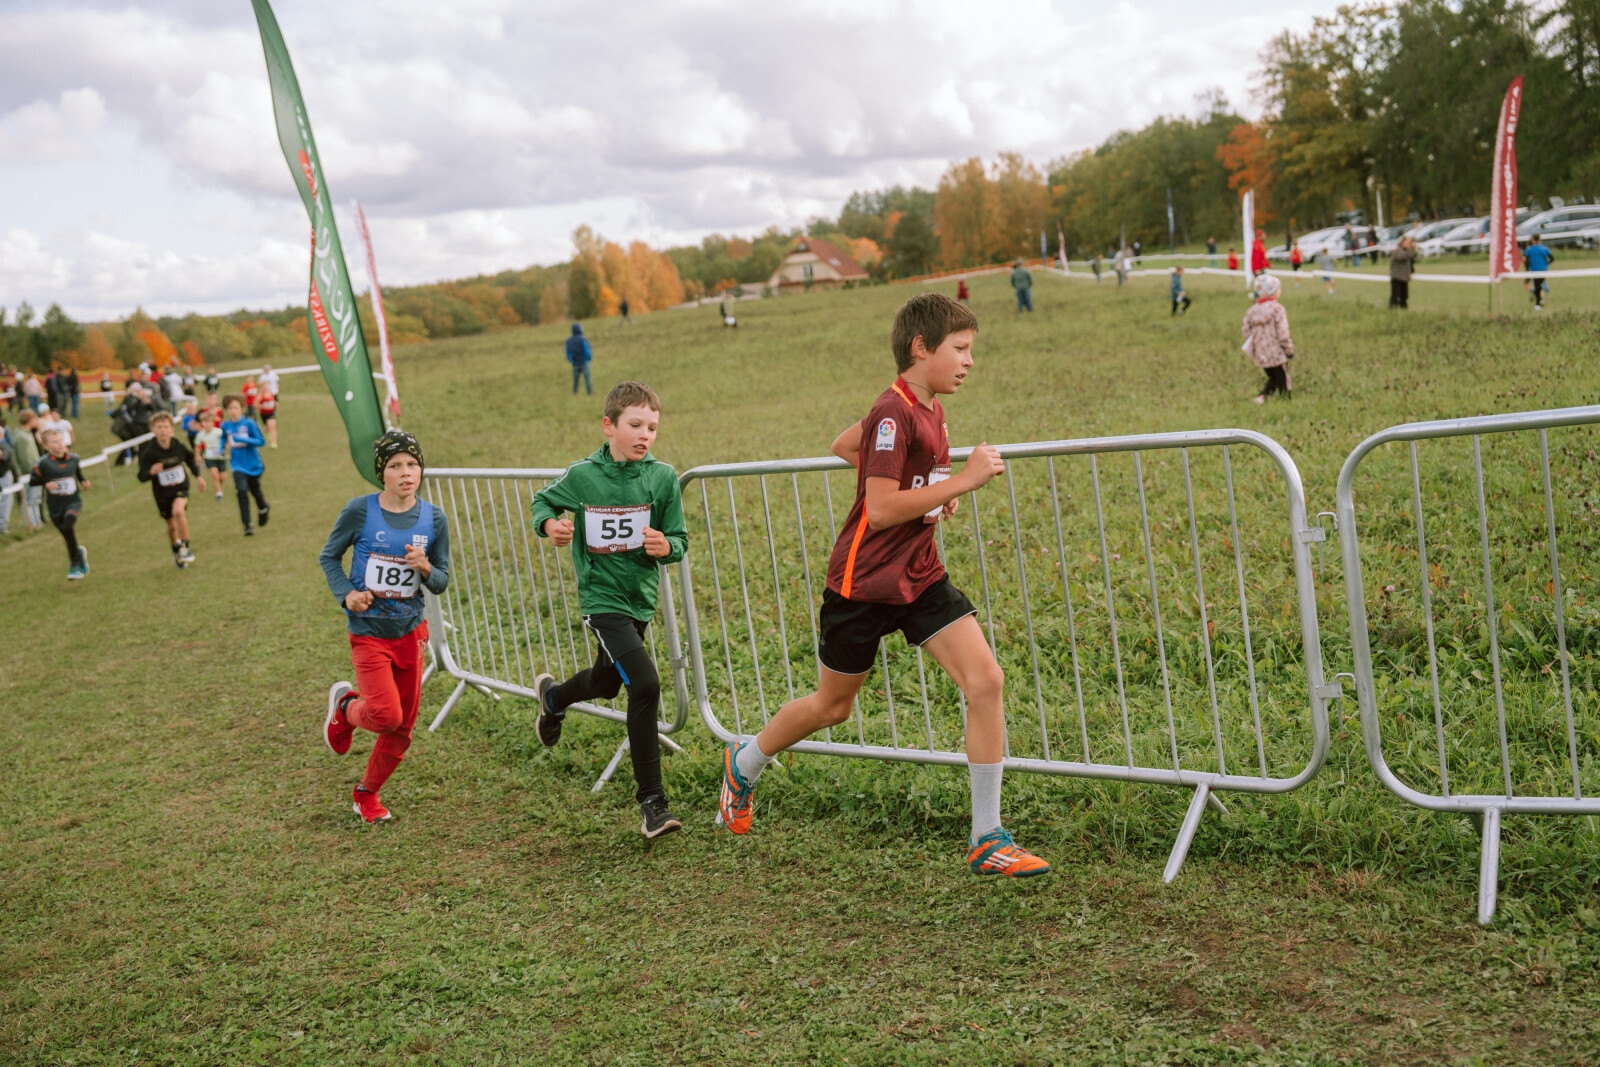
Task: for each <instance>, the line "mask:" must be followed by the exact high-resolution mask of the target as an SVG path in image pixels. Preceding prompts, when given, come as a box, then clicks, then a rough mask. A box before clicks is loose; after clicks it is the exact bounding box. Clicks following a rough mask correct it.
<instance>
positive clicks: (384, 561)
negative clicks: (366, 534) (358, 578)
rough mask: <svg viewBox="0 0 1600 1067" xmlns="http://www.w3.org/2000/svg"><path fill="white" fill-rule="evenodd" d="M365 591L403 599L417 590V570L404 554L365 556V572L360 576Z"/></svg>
mask: <svg viewBox="0 0 1600 1067" xmlns="http://www.w3.org/2000/svg"><path fill="white" fill-rule="evenodd" d="M362 577H363V580H364V581H363V584H365V585H366V587H367V592H369V593H371V594H372V595H373V596H377V597H383V598H384V599H385V600H403V599H404V598H406V597H408V596H414V595H415V594H416V592H417V571H416V568H415V567H411V566H409V565H407V563H406V561H405V557H404V556H380V555H378V554H377V553H376V552H374V553H373V554H372V555H370V556H368V557H367V573H366V574H365V575H363V576H362Z"/></svg>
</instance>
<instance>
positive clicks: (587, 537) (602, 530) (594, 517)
mask: <svg viewBox="0 0 1600 1067" xmlns="http://www.w3.org/2000/svg"><path fill="white" fill-rule="evenodd" d="M649 525H650V505H649V504H631V505H628V506H625V507H618V508H597V507H586V508H584V509H583V541H584V544H586V545H587V546H588V547H589V551H590V552H593V553H595V554H596V555H601V556H608V555H610V554H612V553H613V552H632V551H633V550H634V549H636V548H643V547H644V531H645V527H647V526H649Z"/></svg>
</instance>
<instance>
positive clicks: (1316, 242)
mask: <svg viewBox="0 0 1600 1067" xmlns="http://www.w3.org/2000/svg"><path fill="white" fill-rule="evenodd" d="M1295 244H1297V245H1299V246H1300V257H1301V259H1303V260H1304V261H1305V262H1307V263H1310V262H1311V261H1312V260H1313V259H1315V258H1316V256H1317V253H1318V252H1321V251H1322V250H1323V249H1324V248H1326V249H1328V250H1329V251H1331V252H1332V253H1333V254H1334V255H1336V256H1338V255H1343V254H1344V227H1343V226H1329V227H1327V228H1326V229H1322V230H1312V231H1311V232H1310V233H1307V234H1302V235H1301V236H1299V237H1297V238H1295ZM1267 258H1268V259H1288V258H1289V249H1288V248H1287V247H1286V246H1284V245H1278V246H1277V247H1276V248H1269V249H1268V250H1267Z"/></svg>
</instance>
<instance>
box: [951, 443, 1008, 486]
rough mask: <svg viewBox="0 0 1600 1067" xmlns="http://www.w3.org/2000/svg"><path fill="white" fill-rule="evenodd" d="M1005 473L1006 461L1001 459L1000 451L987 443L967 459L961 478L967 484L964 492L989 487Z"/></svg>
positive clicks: (976, 449) (981, 445) (974, 450)
mask: <svg viewBox="0 0 1600 1067" xmlns="http://www.w3.org/2000/svg"><path fill="white" fill-rule="evenodd" d="M1005 472H1006V461H1005V460H1003V459H1001V458H1000V452H999V450H998V449H996V448H995V447H994V446H993V445H991V444H990V443H989V442H987V441H985V442H983V443H982V444H980V445H979V446H978V447H977V448H974V449H973V450H972V455H970V456H968V457H967V465H966V466H965V467H962V468H961V474H960V477H961V478H962V479H963V480H964V481H965V482H966V483H967V484H966V487H965V488H964V489H963V490H962V491H963V492H966V491H969V490H972V489H977V488H979V487H981V486H984V485H987V484H988V483H989V480H990V479H991V478H994V477H995V476H997V475H1000V474H1004V473H1005Z"/></svg>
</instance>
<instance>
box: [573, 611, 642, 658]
mask: <svg viewBox="0 0 1600 1067" xmlns="http://www.w3.org/2000/svg"><path fill="white" fill-rule="evenodd" d="M583 624H584V625H585V626H587V627H588V628H589V631H590V632H591V633H593V634H594V636H595V637H596V638H597V639H598V640H599V642H600V654H599V655H598V656H596V657H595V663H596V665H603V663H602V661H604V663H615V662H617V660H619V659H621V658H622V657H623V656H626V655H627V654H628V653H629V652H633V651H635V650H636V649H641V648H643V647H644V633H645V630H647V629H649V627H650V620H649V619H635V618H632V617H630V616H627V615H623V614H621V613H619V612H610V611H607V612H602V613H600V614H597V615H585V616H584V617H583Z"/></svg>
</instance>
